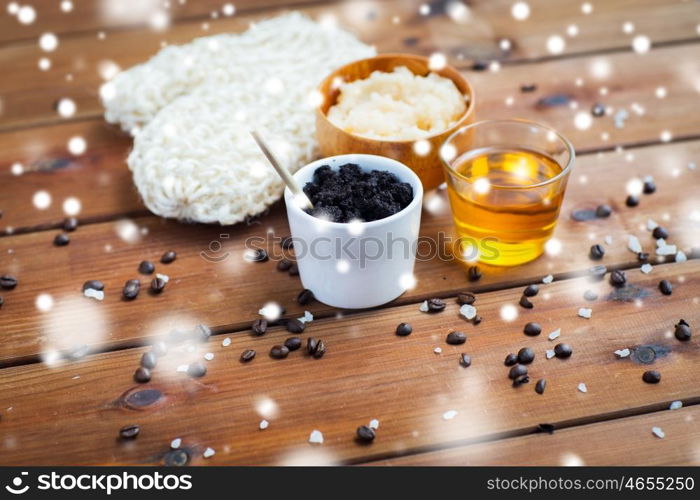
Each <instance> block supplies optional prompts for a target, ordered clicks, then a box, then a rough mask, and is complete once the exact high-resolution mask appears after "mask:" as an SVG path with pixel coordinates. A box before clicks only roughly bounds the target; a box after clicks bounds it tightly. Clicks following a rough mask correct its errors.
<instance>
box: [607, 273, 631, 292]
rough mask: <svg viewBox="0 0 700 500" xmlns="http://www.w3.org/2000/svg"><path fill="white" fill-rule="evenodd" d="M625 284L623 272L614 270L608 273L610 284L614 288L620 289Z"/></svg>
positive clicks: (625, 278) (625, 279)
mask: <svg viewBox="0 0 700 500" xmlns="http://www.w3.org/2000/svg"><path fill="white" fill-rule="evenodd" d="M625 283H627V276H626V275H625V272H624V271H619V270H615V271H613V272H611V273H610V284H611V285H612V286H614V287H615V288H621V287H623V286H625Z"/></svg>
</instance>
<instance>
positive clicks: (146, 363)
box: [141, 351, 157, 370]
mask: <svg viewBox="0 0 700 500" xmlns="http://www.w3.org/2000/svg"><path fill="white" fill-rule="evenodd" d="M156 363H157V360H156V355H155V353H153V352H151V351H149V352H144V353H143V356H141V366H143V367H144V368H148V369H149V370H153V369H154V368H155V367H156Z"/></svg>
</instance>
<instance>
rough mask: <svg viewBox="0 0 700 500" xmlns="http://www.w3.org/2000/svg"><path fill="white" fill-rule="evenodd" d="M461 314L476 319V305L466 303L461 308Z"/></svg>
mask: <svg viewBox="0 0 700 500" xmlns="http://www.w3.org/2000/svg"><path fill="white" fill-rule="evenodd" d="M459 314H461V315H462V316H464V317H465V318H467V319H474V317H475V316H476V307H474V306H472V305H469V304H464V305H463V306H462V307H460V308H459Z"/></svg>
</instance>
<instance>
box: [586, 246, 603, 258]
mask: <svg viewBox="0 0 700 500" xmlns="http://www.w3.org/2000/svg"><path fill="white" fill-rule="evenodd" d="M603 255H605V249H604V248H603V246H602V245H598V244H595V245H593V246H592V247H591V251H590V257H591V259H593V260H600V259H602V258H603Z"/></svg>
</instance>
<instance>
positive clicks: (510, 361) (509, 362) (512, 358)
mask: <svg viewBox="0 0 700 500" xmlns="http://www.w3.org/2000/svg"><path fill="white" fill-rule="evenodd" d="M517 362H518V356H517V355H516V354H513V353H512V352H511V353H510V354H508V356H506V359H505V360H503V364H504V365H506V366H513V365H514V364H516V363H517Z"/></svg>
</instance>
